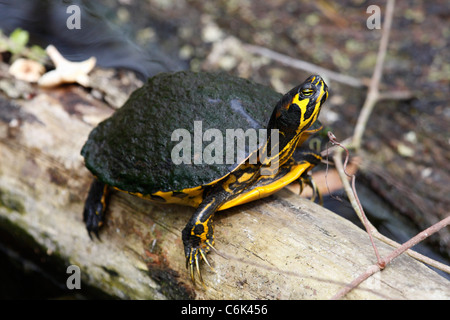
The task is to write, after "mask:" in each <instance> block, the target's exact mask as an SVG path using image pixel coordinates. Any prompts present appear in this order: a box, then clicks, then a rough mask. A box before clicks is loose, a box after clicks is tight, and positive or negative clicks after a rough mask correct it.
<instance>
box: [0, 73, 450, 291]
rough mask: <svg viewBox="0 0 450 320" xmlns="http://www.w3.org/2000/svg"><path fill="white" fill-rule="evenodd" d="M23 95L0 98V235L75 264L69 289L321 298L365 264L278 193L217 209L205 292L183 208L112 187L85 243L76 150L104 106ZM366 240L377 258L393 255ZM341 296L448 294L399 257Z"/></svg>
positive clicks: (350, 242)
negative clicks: (188, 257)
mask: <svg viewBox="0 0 450 320" xmlns="http://www.w3.org/2000/svg"><path fill="white" fill-rule="evenodd" d="M11 81H14V80H11ZM33 90H34V93H33V96H32V98H30V99H15V100H14V99H13V100H12V99H7V98H5V97H2V98H1V100H0V228H2V232H11V230H14V232H13V234H14V237H15V240H14V241H16V242H23V244H24V245H26V246H31V247H35V248H40V250H39V251H40V252H42V254H43V255H46V256H48V257H58V259H55V260H57V261H58V263H60V264H61V266H60V268H59V269H60V270H62V271H61V272H65V270H66V268H67V267H68V266H70V265H73V266H77V267H78V268H79V270H80V276H81V280H82V284H81V289H76V288H75V289H73V290H80V293H82V292H83V289H84V288H85V287H90V288H95V289H96V290H98V291H99V292H103V293H104V294H105V295H107V296H109V297H115V298H123V299H186V298H189V299H327V298H330V297H332V296H333V295H334V294H335V293H336V292H337V291H338V290H339V288H341V287H342V286H344V285H345V284H347V283H349V282H350V281H351V280H352V279H354V278H355V277H356V276H358V275H359V274H360V273H363V272H364V271H365V269H366V268H367V267H368V266H369V265H371V264H373V263H374V262H375V256H374V253H373V250H372V248H371V245H370V242H369V239H368V236H367V234H366V233H365V232H364V231H362V230H361V229H359V228H358V227H356V226H354V225H353V224H351V223H350V222H348V221H347V220H344V219H343V218H341V217H339V216H337V215H335V214H334V213H332V212H330V211H328V210H326V209H324V208H322V207H320V206H318V205H316V204H314V203H312V202H310V201H308V200H306V199H302V198H300V197H299V196H298V195H296V194H294V193H292V192H290V191H287V190H282V191H280V192H278V193H277V194H275V195H273V196H271V197H268V198H266V199H263V200H260V201H256V202H253V203H249V204H246V205H242V206H239V207H236V208H232V209H228V210H225V211H223V212H219V213H217V214H216V218H215V225H216V228H215V235H216V248H217V250H218V252H217V253H216V252H214V251H212V252H211V253H210V254H209V256H208V258H209V260H210V261H211V262H212V264H213V267H214V272H211V271H210V270H209V268H208V267H207V266H203V267H202V271H203V279H204V281H205V284H206V287H203V286H201V285H199V284H197V285H193V284H192V283H191V281H190V277H189V274H188V272H187V270H186V268H185V258H184V255H183V244H182V242H181V230H182V229H183V227H184V225H185V223H186V222H187V220H188V219H189V217H190V216H191V215H192V213H193V209H192V208H187V207H181V206H176V205H159V204H154V203H151V202H149V201H146V200H142V199H138V198H136V197H133V196H131V195H128V194H124V193H120V192H113V194H112V197H111V201H110V206H109V209H108V212H107V218H108V221H107V223H106V224H105V226H104V227H103V229H102V231H101V233H100V238H101V240H97V239H90V238H89V236H88V234H87V232H86V229H85V226H84V223H83V221H82V211H83V205H84V200H85V197H86V195H87V191H88V187H89V184H90V182H91V179H92V176H91V174H90V173H89V172H88V170H87V169H86V168H85V167H84V164H83V159H82V157H81V156H80V149H81V147H82V145H83V144H84V142H85V141H86V139H87V136H88V134H89V132H90V130H91V129H92V128H93V127H94V126H95V125H96V124H97V123H98V122H99V121H101V120H103V119H105V118H106V117H108V116H109V115H110V114H112V112H114V111H113V109H111V108H110V107H109V106H108V105H106V104H105V103H103V102H101V101H99V100H96V99H95V98H93V97H92V96H91V95H89V94H88V93H87V91H85V90H84V89H82V88H80V87H78V86H65V87H63V88H59V89H48V90H41V89H38V88H34V89H33ZM377 245H378V246H379V250H380V254H381V255H382V256H384V255H386V254H388V253H389V252H391V250H392V248H391V247H389V246H387V245H385V244H383V243H380V242H377ZM60 276H61V277H62V278H63V279H65V278H68V277H69V274H63V275H60ZM68 290H69V289H68ZM346 297H347V298H349V299H378V298H382V299H384V298H389V299H449V298H450V285H449V281H448V280H446V279H445V278H443V277H441V276H439V275H438V274H437V273H435V272H434V271H432V270H430V269H429V268H428V267H426V266H424V265H423V264H421V263H419V262H417V261H415V260H413V259H412V258H410V257H409V256H406V255H402V256H400V257H398V258H397V259H395V260H394V261H393V262H392V263H391V264H390V265H388V267H387V268H386V269H385V270H383V271H382V272H380V273H378V274H376V275H374V276H373V277H371V278H370V279H369V280H368V281H366V282H364V283H363V284H362V285H361V286H359V287H358V289H356V290H353V291H352V292H351V293H349V294H348V295H347V296H346Z"/></svg>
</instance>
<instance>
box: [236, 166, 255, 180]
mask: <svg viewBox="0 0 450 320" xmlns="http://www.w3.org/2000/svg"><path fill="white" fill-rule="evenodd" d="M256 170H258V168H256V169H255V172H256ZM255 172H250V173H244V174H243V175H242V176H240V177H239V179H238V180H237V181H238V182H239V183H242V182H245V181H248V180H250V179H251V178H252V177H253V176H254V175H255Z"/></svg>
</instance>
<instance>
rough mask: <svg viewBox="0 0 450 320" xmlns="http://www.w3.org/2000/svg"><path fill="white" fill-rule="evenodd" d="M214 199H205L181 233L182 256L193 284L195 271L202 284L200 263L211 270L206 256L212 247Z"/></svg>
mask: <svg viewBox="0 0 450 320" xmlns="http://www.w3.org/2000/svg"><path fill="white" fill-rule="evenodd" d="M219 205H220V203H218V201H217V199H216V198H212V199H208V198H206V199H205V200H204V201H203V202H202V203H201V204H200V206H199V207H198V208H197V211H196V212H195V213H194V214H193V216H192V217H191V219H190V220H189V222H188V223H187V225H186V227H184V229H183V231H182V239H183V244H184V254H185V256H186V267H187V268H188V269H189V272H190V275H191V279H192V282H193V283H194V284H195V275H194V274H195V270H196V272H197V275H198V278H199V279H200V281H201V282H202V283H203V279H202V276H201V273H200V261H201V260H204V261H205V262H206V264H207V265H208V266H209V267H210V268H211V269H212V267H211V265H210V264H209V262H208V260H207V259H206V254H207V253H208V252H209V251H210V250H211V248H213V245H214V226H213V221H212V219H213V217H214V212H215V211H216V210H217V208H218V207H219Z"/></svg>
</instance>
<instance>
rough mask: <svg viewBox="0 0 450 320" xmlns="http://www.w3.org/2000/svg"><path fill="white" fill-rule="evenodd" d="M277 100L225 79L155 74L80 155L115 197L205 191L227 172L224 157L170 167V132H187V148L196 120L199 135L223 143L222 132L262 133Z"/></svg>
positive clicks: (246, 84) (260, 88)
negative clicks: (217, 133) (210, 133)
mask: <svg viewBox="0 0 450 320" xmlns="http://www.w3.org/2000/svg"><path fill="white" fill-rule="evenodd" d="M281 97H282V95H281V94H279V93H276V92H274V91H273V90H271V89H269V88H267V87H264V86H261V85H258V84H255V83H253V82H250V81H248V80H245V79H241V78H236V77H231V76H229V75H227V74H224V73H217V74H215V73H192V72H179V73H175V74H161V75H159V76H156V77H154V78H152V79H150V80H149V81H148V83H147V84H145V85H144V86H143V87H142V88H140V89H138V90H136V91H135V92H134V93H133V94H132V95H131V96H130V98H129V100H128V101H127V102H126V103H125V105H124V106H123V107H122V108H120V109H119V110H117V112H115V113H114V115H113V116H112V117H111V118H109V119H107V120H106V121H103V122H102V123H100V124H99V125H98V126H97V127H96V128H95V129H94V130H93V131H92V132H91V134H90V135H89V139H88V141H87V142H86V145H85V146H84V147H83V150H82V155H83V156H84V157H85V163H86V166H87V167H88V168H89V170H91V171H92V172H93V174H94V175H95V176H96V177H97V178H99V179H100V180H101V181H104V182H105V183H107V184H109V185H112V186H115V187H117V188H119V189H121V190H126V191H130V192H136V193H141V194H146V195H149V194H152V193H155V192H157V191H170V190H182V189H186V188H192V187H196V186H200V185H204V184H208V183H210V182H212V181H213V180H216V179H218V178H219V177H222V176H224V175H225V174H227V173H228V172H229V171H230V170H231V169H232V168H233V165H231V166H230V165H229V164H228V165H227V164H226V161H225V153H224V161H222V163H223V164H216V163H214V164H206V163H204V162H202V163H201V164H196V165H192V164H191V165H189V164H184V163H181V164H178V165H176V164H174V163H173V162H172V159H171V152H172V149H173V148H174V147H175V146H176V145H177V144H178V143H179V141H178V140H177V141H171V136H172V133H173V132H174V131H175V130H177V129H186V130H187V131H189V132H190V133H191V135H192V144H193V143H194V121H201V126H202V132H201V134H203V133H204V132H205V131H207V130H208V129H218V130H221V131H222V133H223V137H225V134H226V132H225V130H226V129H234V128H242V129H243V130H244V131H246V130H247V129H248V128H255V129H258V128H264V127H265V123H266V122H267V120H268V118H269V117H270V113H271V112H272V108H273V106H274V105H275V104H276V103H277V101H278V100H280V98H281ZM200 139H201V140H200V141H202V140H203V139H202V137H200ZM223 142H224V144H225V139H224V141H223ZM207 145H208V142H203V146H204V147H205V146H207ZM224 148H225V147H224ZM201 150H203V148H201ZM236 150H237V148H236ZM192 153H194V149H193V148H192ZM192 162H193V161H192Z"/></svg>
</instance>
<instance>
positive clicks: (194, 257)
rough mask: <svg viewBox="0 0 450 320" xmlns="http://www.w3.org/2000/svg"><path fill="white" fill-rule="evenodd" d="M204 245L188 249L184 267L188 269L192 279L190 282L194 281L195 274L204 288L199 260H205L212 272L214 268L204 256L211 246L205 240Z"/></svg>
mask: <svg viewBox="0 0 450 320" xmlns="http://www.w3.org/2000/svg"><path fill="white" fill-rule="evenodd" d="M205 244H206V246H205V247H204V248H198V247H197V248H191V249H190V251H189V255H187V256H186V268H188V269H189V274H190V277H191V280H192V283H194V284H195V283H196V280H195V278H196V276H195V274H197V278H198V279H199V280H200V283H201V284H202V285H203V287H205V288H206V286H205V283H204V282H203V277H202V273H201V271H200V262H201V260H203V261H205V263H206V264H207V265H208V267H209V268H210V269H211V270H212V271H213V272H214V268H213V267H212V266H211V264H210V263H209V261H208V259H207V258H206V254H207V253H208V251H209V249H210V248H213V247H212V245H211V243H210V242H209V241H205Z"/></svg>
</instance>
